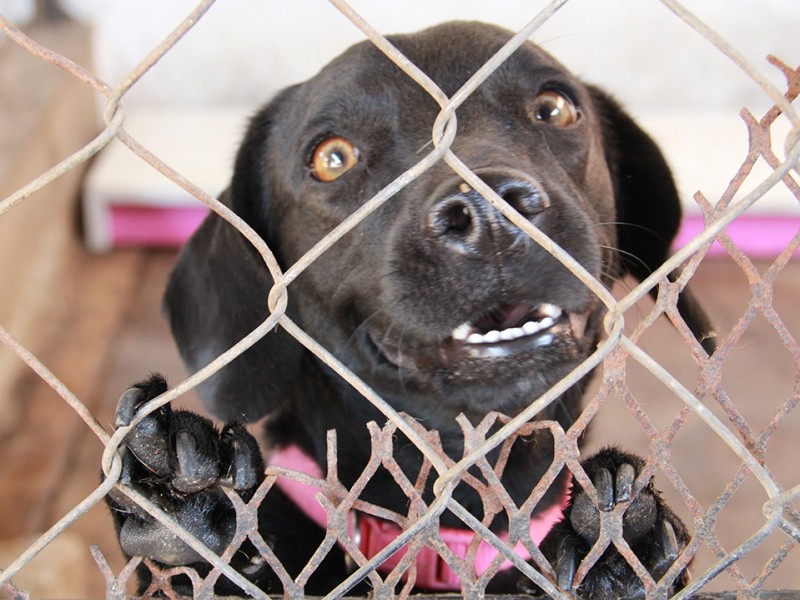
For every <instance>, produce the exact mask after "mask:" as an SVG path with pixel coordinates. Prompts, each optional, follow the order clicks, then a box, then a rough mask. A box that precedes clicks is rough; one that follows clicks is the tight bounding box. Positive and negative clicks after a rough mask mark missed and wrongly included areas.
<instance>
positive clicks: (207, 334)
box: [164, 95, 303, 421]
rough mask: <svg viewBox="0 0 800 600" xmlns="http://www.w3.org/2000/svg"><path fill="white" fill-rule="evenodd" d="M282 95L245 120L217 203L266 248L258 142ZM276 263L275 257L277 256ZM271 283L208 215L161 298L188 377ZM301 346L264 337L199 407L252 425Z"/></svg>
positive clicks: (249, 253) (281, 385) (231, 232)
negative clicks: (227, 185) (225, 187)
mask: <svg viewBox="0 0 800 600" xmlns="http://www.w3.org/2000/svg"><path fill="white" fill-rule="evenodd" d="M284 97H285V95H284V96H281V97H279V98H277V99H276V100H275V101H274V102H273V103H272V104H270V105H269V106H268V107H267V108H266V109H264V110H262V111H261V112H260V113H259V114H258V115H256V116H255V118H253V120H252V121H251V123H250V127H249V129H248V132H247V134H246V136H245V139H244V141H243V143H242V145H241V147H240V149H239V152H238V155H237V159H236V164H235V168H234V175H233V180H232V183H231V186H230V188H229V189H228V190H226V191H225V192H224V193H223V194H222V196H221V198H220V200H221V201H222V202H223V203H224V204H225V205H227V206H228V207H229V208H231V209H232V210H233V211H234V212H236V213H237V214H238V215H239V216H241V217H242V218H243V219H244V220H245V221H247V223H248V224H249V225H250V226H251V227H253V229H255V230H256V231H257V232H258V233H259V234H260V235H261V236H262V237H264V238H265V241H266V242H267V244H268V245H269V246H270V248H271V249H272V250H273V251H275V250H276V248H275V247H274V246H273V245H272V244H270V239H269V236H270V227H269V225H268V223H267V222H266V214H267V204H268V202H269V199H268V197H267V195H268V192H267V189H268V177H269V175H268V173H267V172H266V171H267V160H266V156H265V153H266V139H267V136H268V133H269V128H270V123H271V122H272V120H273V119H274V118H276V115H277V113H278V112H279V107H280V105H281V103H282V102H283V101H284V100H283V98H284ZM278 259H279V261H280V257H278ZM272 284H273V281H272V277H271V276H270V274H269V271H268V270H267V267H266V266H265V265H264V262H263V261H262V260H261V258H260V256H259V255H258V254H257V253H256V251H255V250H254V249H253V247H252V246H251V245H250V243H249V242H248V241H247V240H246V239H245V238H244V237H243V236H242V235H241V234H240V233H239V232H238V231H237V230H236V229H235V228H234V227H233V226H232V225H230V224H229V223H227V222H226V221H225V220H224V219H222V218H221V217H219V216H217V215H216V214H215V213H211V214H210V215H209V216H208V217H207V218H206V220H205V221H204V222H203V224H202V225H201V226H200V228H199V229H198V230H197V232H196V233H195V234H194V236H193V237H192V238H191V239H190V240H189V242H188V243H187V244H186V246H185V247H184V248H183V250H182V251H181V253H180V256H179V257H178V261H177V263H176V265H175V267H174V269H173V272H172V274H171V276H170V279H169V282H168V284H167V290H166V293H165V295H164V311H165V313H166V315H167V318H168V320H169V322H170V325H171V327H172V334H173V336H174V337H175V340H176V342H177V344H178V348H179V350H180V352H181V356H182V357H183V359H184V361H185V362H186V364H187V367H188V368H189V370H190V371H192V372H194V371H196V370H198V369H200V368H201V367H203V366H205V365H207V364H208V363H209V362H211V361H212V360H213V359H214V358H215V357H217V356H218V355H219V354H221V353H222V352H224V351H225V350H227V349H228V348H230V347H231V346H233V345H234V344H235V343H236V342H238V341H239V340H240V339H242V338H243V337H244V336H246V335H247V334H248V333H249V332H250V331H252V330H253V329H254V328H255V327H257V326H258V325H259V324H260V323H262V322H263V321H264V319H266V318H267V316H268V315H269V310H268V307H267V296H268V294H269V291H270V289H271V287H272ZM302 353H303V350H302V347H301V346H300V345H299V344H298V343H297V342H295V341H294V339H293V338H292V337H291V336H289V335H288V334H287V333H285V332H284V331H283V330H282V329H281V328H277V329H276V330H275V331H272V332H270V333H269V334H267V335H266V336H265V337H264V338H263V339H262V340H261V341H259V342H258V343H257V344H256V345H255V346H253V347H252V348H250V349H249V350H248V351H247V352H245V353H244V354H242V355H241V356H240V357H238V358H237V359H235V360H234V361H233V362H232V363H230V364H229V365H227V366H226V367H225V368H223V369H222V370H221V371H220V372H219V373H217V374H215V375H214V376H212V377H211V378H210V379H208V380H207V381H206V382H204V383H203V384H201V386H200V387H199V388H198V391H199V393H200V396H201V397H202V399H203V401H204V403H205V405H206V406H207V408H208V409H209V410H210V411H211V412H212V413H214V414H215V415H216V416H217V417H219V418H221V419H225V420H237V421H252V420H255V419H258V418H259V417H261V416H263V415H264V414H266V413H267V412H269V411H271V410H273V409H274V408H275V407H277V406H279V405H280V403H281V402H282V401H283V399H285V398H286V397H287V395H288V393H289V388H290V386H291V384H292V382H293V381H294V379H295V376H296V374H297V371H298V369H299V366H300V362H301V359H302Z"/></svg>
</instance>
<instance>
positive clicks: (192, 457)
mask: <svg viewBox="0 0 800 600" xmlns="http://www.w3.org/2000/svg"><path fill="white" fill-rule="evenodd" d="M210 439H213V438H210ZM210 454H211V453H210V452H201V451H200V449H199V448H198V444H197V440H196V439H195V437H194V436H193V435H192V434H191V433H189V432H188V431H180V432H178V434H177V435H176V436H175V457H176V458H177V460H178V468H177V469H176V470H175V474H174V477H173V480H172V485H173V486H175V489H177V490H179V491H181V492H185V493H187V494H191V493H194V492H199V491H200V490H204V489H205V488H207V487H208V486H210V485H212V484H213V483H214V481H216V479H217V476H218V474H219V470H218V467H217V463H216V461H215V460H213V459H212V457H211V456H210Z"/></svg>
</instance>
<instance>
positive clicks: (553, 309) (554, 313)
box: [537, 304, 561, 327]
mask: <svg viewBox="0 0 800 600" xmlns="http://www.w3.org/2000/svg"><path fill="white" fill-rule="evenodd" d="M537 308H538V310H539V312H541V313H543V314H544V315H545V316H548V317H550V318H551V319H553V320H555V319H557V318H558V317H560V316H561V309H560V308H559V307H557V306H556V305H555V304H541V305H539V306H538V307H537ZM548 327H549V325H548Z"/></svg>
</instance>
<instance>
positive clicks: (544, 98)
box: [528, 89, 580, 127]
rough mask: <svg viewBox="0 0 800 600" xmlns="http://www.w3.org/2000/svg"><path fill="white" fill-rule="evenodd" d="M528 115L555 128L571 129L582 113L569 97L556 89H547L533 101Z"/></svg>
mask: <svg viewBox="0 0 800 600" xmlns="http://www.w3.org/2000/svg"><path fill="white" fill-rule="evenodd" d="M528 114H529V115H530V116H531V117H532V118H533V119H534V120H536V121H541V122H543V123H548V124H550V125H553V126H555V127H569V126H570V125H572V124H573V123H575V122H576V121H577V120H578V116H579V115H580V112H579V111H578V107H577V106H575V103H574V102H573V101H572V99H570V97H569V96H567V95H566V94H564V93H562V92H560V91H559V90H556V89H545V90H542V91H541V92H539V94H538V95H537V96H536V97H535V98H534V99H533V102H532V104H531V106H530V107H529V109H528Z"/></svg>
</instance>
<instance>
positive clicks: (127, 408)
mask: <svg viewBox="0 0 800 600" xmlns="http://www.w3.org/2000/svg"><path fill="white" fill-rule="evenodd" d="M143 396H144V391H143V390H142V389H140V388H137V387H131V388H128V389H127V390H125V391H124V392H123V394H122V396H120V399H119V402H118V403H117V412H116V415H115V417H116V418H115V420H114V425H115V426H116V427H124V426H125V425H130V424H131V421H133V417H134V415H135V414H136V409H137V408H138V407H139V405H140V404H141V403H142V398H143Z"/></svg>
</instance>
